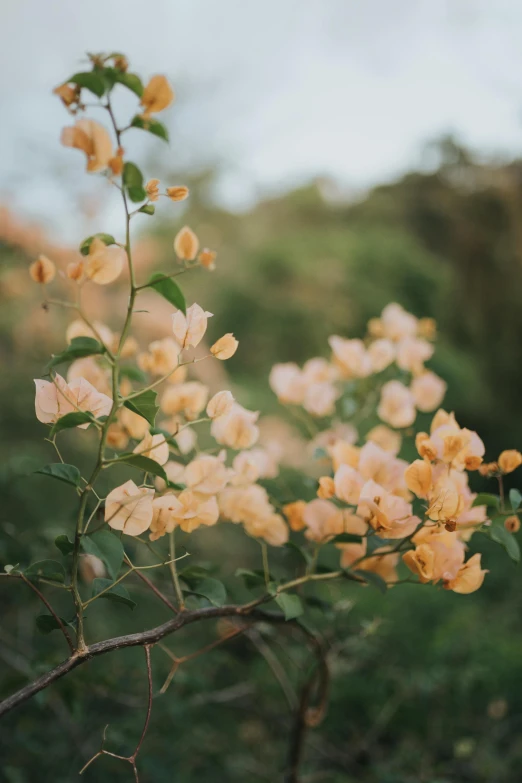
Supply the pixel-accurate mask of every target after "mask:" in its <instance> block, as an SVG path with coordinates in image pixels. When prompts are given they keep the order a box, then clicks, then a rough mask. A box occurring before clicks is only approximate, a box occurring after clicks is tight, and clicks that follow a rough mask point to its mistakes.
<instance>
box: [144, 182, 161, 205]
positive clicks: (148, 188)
mask: <svg viewBox="0 0 522 783" xmlns="http://www.w3.org/2000/svg"><path fill="white" fill-rule="evenodd" d="M159 184H160V181H159V179H149V181H148V182H147V184H146V185H145V193H146V194H147V198H148V200H149V201H157V200H158V199H159Z"/></svg>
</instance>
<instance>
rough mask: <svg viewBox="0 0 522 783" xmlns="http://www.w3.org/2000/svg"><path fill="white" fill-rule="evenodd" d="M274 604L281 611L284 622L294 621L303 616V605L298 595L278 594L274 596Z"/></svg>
mask: <svg viewBox="0 0 522 783" xmlns="http://www.w3.org/2000/svg"><path fill="white" fill-rule="evenodd" d="M275 602H276V604H277V605H278V607H279V608H280V609H281V610H282V611H283V613H284V615H285V620H294V619H295V618H296V617H299V616H300V615H302V614H303V604H302V603H301V599H300V598H299V596H298V595H293V594H292V593H279V595H276V597H275Z"/></svg>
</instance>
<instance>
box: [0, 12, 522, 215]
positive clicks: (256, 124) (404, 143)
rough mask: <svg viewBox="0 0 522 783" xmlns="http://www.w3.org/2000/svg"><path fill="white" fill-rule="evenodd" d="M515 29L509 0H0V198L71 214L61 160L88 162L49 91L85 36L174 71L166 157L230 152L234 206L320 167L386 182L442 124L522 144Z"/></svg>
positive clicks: (483, 143)
mask: <svg viewBox="0 0 522 783" xmlns="http://www.w3.org/2000/svg"><path fill="white" fill-rule="evenodd" d="M521 40H522V3H519V2H516V0H494V2H493V1H492V0H263V2H259V0H149V2H145V0H0V110H1V122H0V149H1V150H2V154H1V155H0V198H1V197H2V195H3V197H4V198H5V197H6V196H8V197H9V199H11V200H12V201H13V203H14V204H15V205H16V206H18V207H19V208H21V209H25V210H26V211H28V212H30V213H32V214H34V215H41V216H42V217H49V218H50V220H51V222H54V224H55V225H56V223H57V221H56V211H57V210H56V204H57V203H59V204H60V210H59V211H60V220H59V221H58V223H60V224H61V222H62V219H63V220H64V221H66V220H67V216H68V215H67V210H68V209H69V210H71V209H72V206H73V205H72V204H71V202H69V201H68V200H64V199H63V198H62V197H61V195H60V194H59V193H57V192H56V179H55V174H54V167H55V166H56V165H57V164H58V165H60V166H62V167H65V169H66V170H67V173H68V175H69V176H70V175H71V172H72V173H74V172H76V171H78V173H79V172H80V171H81V170H82V161H81V160H80V155H79V154H76V153H74V152H72V151H70V150H64V149H60V148H59V146H58V142H57V139H58V136H59V130H60V128H61V126H62V125H63V124H65V123H66V122H67V115H66V113H65V112H64V110H63V108H62V107H61V106H60V105H59V102H58V101H57V99H56V98H54V97H53V96H52V95H51V93H50V91H51V89H52V87H54V86H55V85H56V84H57V83H59V82H60V81H62V80H63V79H64V77H65V76H67V75H68V74H71V73H73V72H74V71H75V70H77V69H78V66H79V65H80V60H81V57H82V54H83V52H85V50H87V49H89V50H90V51H103V50H105V51H108V50H122V51H125V52H127V53H128V55H129V58H130V60H131V63H132V66H133V67H134V68H135V69H136V70H137V71H139V72H145V73H147V74H152V73H156V72H165V73H167V74H169V76H171V78H172V80H173V82H174V86H175V88H176V92H177V96H178V100H177V102H176V104H175V106H174V107H173V108H172V109H171V110H170V111H169V113H168V114H167V115H166V117H165V119H166V122H167V124H168V125H169V127H170V129H171V134H172V137H173V140H172V145H171V147H170V149H169V151H168V155H171V156H172V160H173V161H175V160H176V159H179V158H177V156H178V155H181V153H178V150H180V149H183V150H184V152H183V155H182V159H183V160H186V159H189V160H194V161H198V162H203V163H205V162H207V161H211V160H219V161H221V162H222V165H223V175H222V177H221V187H220V191H219V193H220V197H221V198H222V199H223V201H225V203H227V204H229V205H231V206H233V207H237V208H238V207H244V206H245V205H249V204H250V203H252V200H253V199H255V198H256V196H258V195H259V194H262V193H271V192H277V191H278V190H281V189H285V188H287V187H291V186H292V185H293V184H295V183H298V182H302V181H304V180H306V179H307V178H310V177H312V176H315V175H318V174H320V175H323V174H327V175H328V174H330V175H333V176H335V177H336V178H338V179H339V180H340V181H341V183H342V185H343V187H346V188H347V189H348V190H351V189H352V188H361V187H365V186H367V185H371V184H373V183H375V182H379V181H382V180H385V179H389V178H390V177H392V176H394V175H396V174H398V173H400V172H401V171H403V170H405V169H407V168H408V167H409V166H411V165H414V164H416V163H417V162H418V160H419V151H420V149H421V148H422V145H423V143H424V142H425V141H426V140H428V139H431V138H433V137H434V136H437V135H440V134H442V133H444V132H448V131H453V132H456V133H457V134H458V135H459V136H460V138H461V139H462V140H463V141H464V142H466V143H468V144H470V145H471V146H472V147H474V148H476V149H478V150H481V151H483V152H485V153H488V154H497V153H498V154H501V155H514V154H518V153H519V152H520V151H521V149H522V127H521V124H522V47H521V45H520V41H521ZM136 134H137V135H138V136H139V135H140V134H139V133H138V132H136ZM136 134H135V135H136ZM149 138H150V137H149ZM137 143H138V144H141V140H140V141H138V142H137ZM153 143H154V144H160V142H157V141H154V142H153ZM53 212H54V213H55V214H54V215H53ZM57 227H58V229H59V230H62V226H61V225H58V226H57Z"/></svg>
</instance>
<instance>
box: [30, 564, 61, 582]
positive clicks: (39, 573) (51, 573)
mask: <svg viewBox="0 0 522 783" xmlns="http://www.w3.org/2000/svg"><path fill="white" fill-rule="evenodd" d="M24 576H26V577H27V579H31V580H33V579H38V578H39V577H40V578H42V579H49V581H51V582H60V583H61V584H63V583H64V582H65V571H64V568H63V566H62V564H61V563H58V561H57V560H39V561H38V563H32V564H31V565H30V566H28V568H26V569H25V571H24Z"/></svg>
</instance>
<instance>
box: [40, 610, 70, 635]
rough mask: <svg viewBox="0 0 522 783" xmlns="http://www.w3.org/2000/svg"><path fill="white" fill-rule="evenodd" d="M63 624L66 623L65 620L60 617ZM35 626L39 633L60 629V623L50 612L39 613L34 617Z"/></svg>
mask: <svg viewBox="0 0 522 783" xmlns="http://www.w3.org/2000/svg"><path fill="white" fill-rule="evenodd" d="M60 619H61V621H62V624H63V625H64V626H66V625H67V621H66V620H64V619H63V617H62V618H60ZM36 627H37V628H38V630H39V631H40V633H45V634H47V633H51V632H52V631H56V630H60V624H59V622H58V620H56V618H55V617H53V616H52V614H39V615H38V617H37V618H36Z"/></svg>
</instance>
